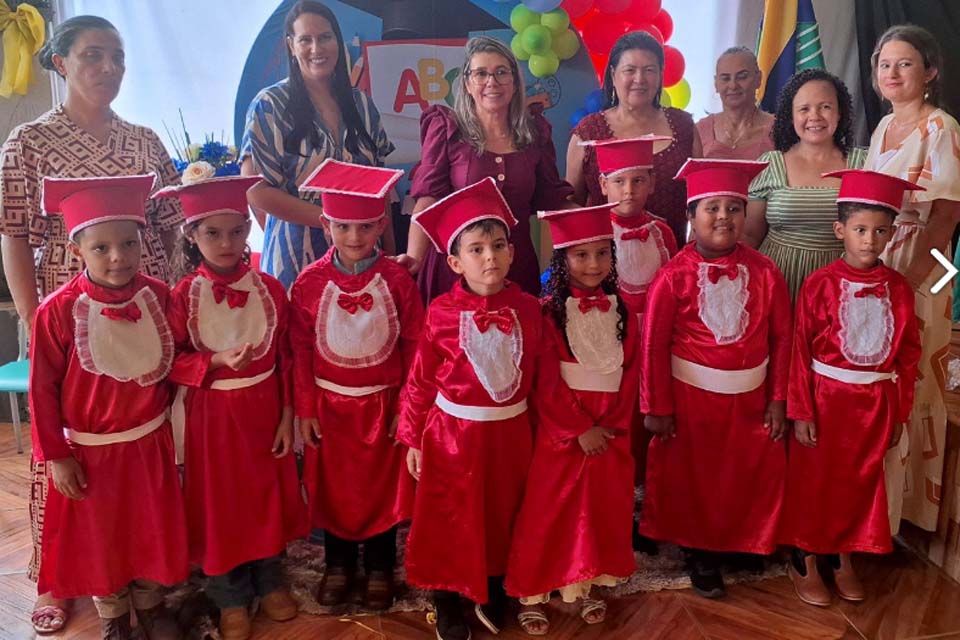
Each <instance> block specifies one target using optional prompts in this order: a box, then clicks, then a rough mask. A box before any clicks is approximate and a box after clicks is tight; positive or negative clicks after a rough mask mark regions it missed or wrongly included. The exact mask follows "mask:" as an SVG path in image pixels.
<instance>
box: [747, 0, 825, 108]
mask: <svg viewBox="0 0 960 640" xmlns="http://www.w3.org/2000/svg"><path fill="white" fill-rule="evenodd" d="M757 63H758V64H759V65H760V71H762V72H763V82H762V84H761V85H760V95H761V100H760V106H761V108H763V110H764V111H770V112H773V111H774V110H775V109H776V108H777V96H778V95H779V94H780V89H781V88H783V85H785V84H786V83H787V80H789V79H790V76H792V75H793V74H794V73H796V72H797V71H803V70H804V69H823V68H824V63H823V47H822V46H821V44H820V27H819V26H817V18H816V16H814V15H813V4H812V1H811V0H764V8H763V21H762V22H761V23H760V37H759V39H758V41H757Z"/></svg>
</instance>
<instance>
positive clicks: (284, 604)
mask: <svg viewBox="0 0 960 640" xmlns="http://www.w3.org/2000/svg"><path fill="white" fill-rule="evenodd" d="M297 609H299V607H298V606H297V601H296V600H294V599H293V596H292V595H290V590H289V589H287V588H286V587H284V588H282V589H277V590H276V591H271V592H270V593H268V594H267V595H265V596H263V597H262V598H260V610H261V611H263V613H264V615H266V616H267V617H268V618H270V619H271V620H273V621H274V622H285V621H286V620H292V619H293V618H296V617H297Z"/></svg>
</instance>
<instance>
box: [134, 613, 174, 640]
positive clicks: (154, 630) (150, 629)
mask: <svg viewBox="0 0 960 640" xmlns="http://www.w3.org/2000/svg"><path fill="white" fill-rule="evenodd" d="M136 611H137V626H138V627H139V628H140V631H141V632H142V633H143V637H144V638H146V639H147V640H181V639H182V638H183V634H181V633H180V627H179V626H178V625H177V621H176V620H174V619H173V616H172V615H171V614H170V612H169V611H167V608H166V607H165V606H164V605H163V604H158V605H157V606H155V607H153V608H151V609H137V610H136Z"/></svg>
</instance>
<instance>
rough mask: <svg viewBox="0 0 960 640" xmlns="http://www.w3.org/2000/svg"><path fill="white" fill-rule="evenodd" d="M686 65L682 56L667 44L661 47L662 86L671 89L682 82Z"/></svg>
mask: <svg viewBox="0 0 960 640" xmlns="http://www.w3.org/2000/svg"><path fill="white" fill-rule="evenodd" d="M685 70H686V63H685V62H684V61H683V54H682V53H680V51H678V50H677V49H676V48H675V47H671V46H670V45H669V44H667V45H664V47H663V86H664V87H672V86H673V85H675V84H677V83H678V82H680V81H681V80H683V72H684V71H685Z"/></svg>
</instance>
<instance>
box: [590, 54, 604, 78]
mask: <svg viewBox="0 0 960 640" xmlns="http://www.w3.org/2000/svg"><path fill="white" fill-rule="evenodd" d="M590 62H591V63H592V64H593V70H594V71H596V72H597V82H599V83H600V84H603V74H604V73H605V72H606V70H607V56H606V55H604V54H601V53H591V54H590Z"/></svg>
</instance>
